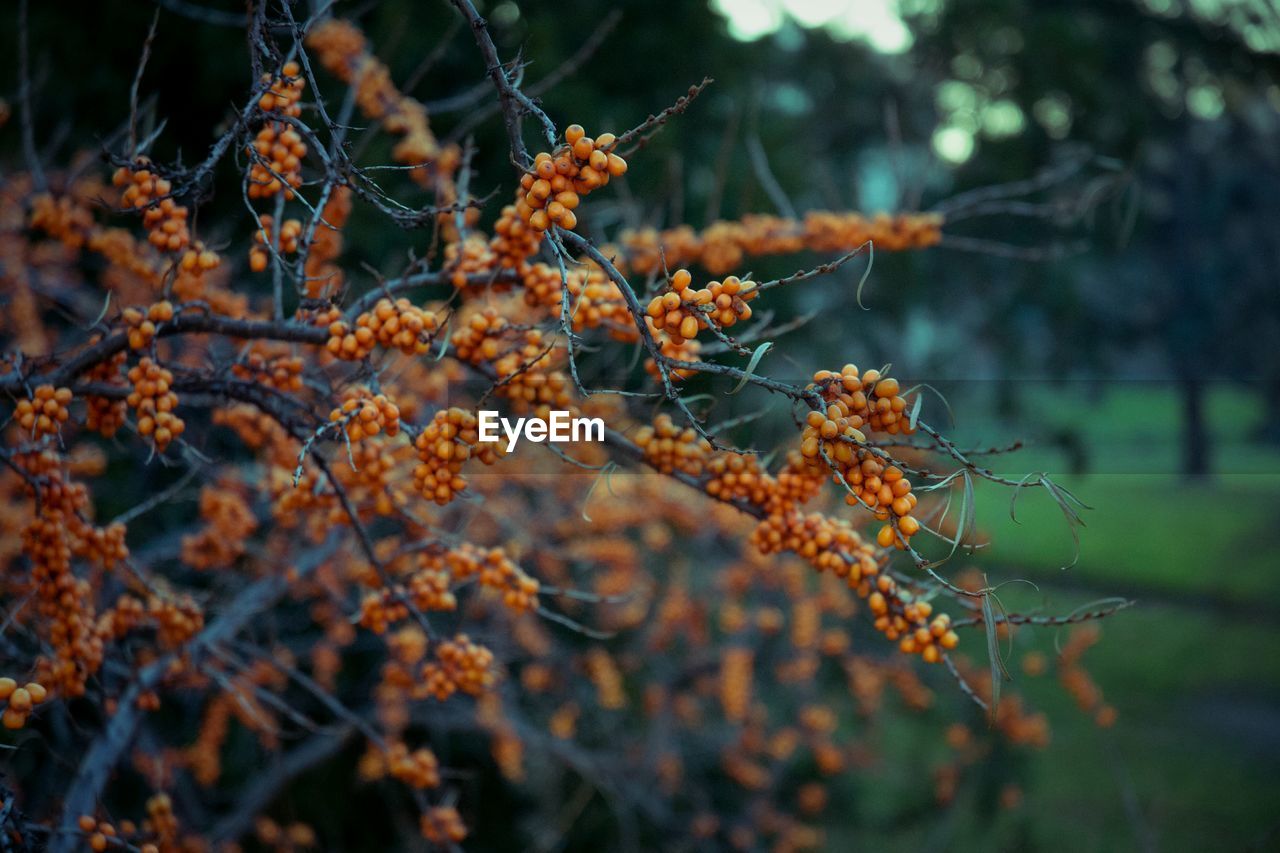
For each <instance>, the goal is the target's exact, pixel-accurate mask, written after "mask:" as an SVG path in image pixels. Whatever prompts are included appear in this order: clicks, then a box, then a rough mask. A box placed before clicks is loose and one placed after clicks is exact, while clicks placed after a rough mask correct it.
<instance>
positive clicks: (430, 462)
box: [413, 407, 501, 506]
mask: <svg viewBox="0 0 1280 853" xmlns="http://www.w3.org/2000/svg"><path fill="white" fill-rule="evenodd" d="M413 446H414V447H415V448H417V451H418V459H419V464H418V465H417V466H415V467H414V469H413V485H414V488H415V489H417V490H418V492H419V493H420V494H421V495H422V496H423V497H424V498H427V499H428V500H432V501H435V502H436V503H437V504H439V505H440V506H444V505H445V504H447V503H449V502H450V501H452V500H453V499H454V498H455V497H456V496H457V495H458V493H459V492H461V491H463V490H464V489H465V488H466V487H467V481H466V480H465V479H464V478H463V476H462V463H464V462H466V461H467V460H468V459H471V458H473V457H474V458H476V459H479V460H480V461H481V462H483V463H484V464H485V465H492V464H493V463H494V462H496V461H497V459H498V456H499V455H500V454H501V447H500V445H497V444H490V443H481V441H480V430H479V422H478V421H477V420H476V416H475V415H473V414H471V412H468V411H467V410H466V409H460V408H457V407H454V408H451V409H442V410H440V411H438V412H436V413H435V416H434V417H433V418H432V419H431V423H429V424H427V426H426V428H424V429H423V430H422V432H420V433H418V437H417V438H416V439H414V442H413Z"/></svg>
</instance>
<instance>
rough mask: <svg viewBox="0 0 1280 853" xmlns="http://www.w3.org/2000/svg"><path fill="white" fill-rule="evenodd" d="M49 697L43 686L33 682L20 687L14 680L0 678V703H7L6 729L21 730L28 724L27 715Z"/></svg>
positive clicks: (4, 719)
mask: <svg viewBox="0 0 1280 853" xmlns="http://www.w3.org/2000/svg"><path fill="white" fill-rule="evenodd" d="M48 696H49V691H47V690H46V689H45V687H44V685H43V684H40V683H39V682H36V681H32V682H28V683H27V685H26V686H25V687H19V686H18V682H16V681H14V680H13V679H12V678H8V677H5V678H0V702H7V703H8V704H7V705H6V706H5V709H4V716H3V718H2V719H3V722H4V727H5V728H6V729H20V728H22V727H23V726H25V725H26V724H27V715H28V714H30V713H31V711H32V709H33V708H34V707H35V706H36V705H39V704H40V703H41V702H43V701H44V700H45V699H46V698H48Z"/></svg>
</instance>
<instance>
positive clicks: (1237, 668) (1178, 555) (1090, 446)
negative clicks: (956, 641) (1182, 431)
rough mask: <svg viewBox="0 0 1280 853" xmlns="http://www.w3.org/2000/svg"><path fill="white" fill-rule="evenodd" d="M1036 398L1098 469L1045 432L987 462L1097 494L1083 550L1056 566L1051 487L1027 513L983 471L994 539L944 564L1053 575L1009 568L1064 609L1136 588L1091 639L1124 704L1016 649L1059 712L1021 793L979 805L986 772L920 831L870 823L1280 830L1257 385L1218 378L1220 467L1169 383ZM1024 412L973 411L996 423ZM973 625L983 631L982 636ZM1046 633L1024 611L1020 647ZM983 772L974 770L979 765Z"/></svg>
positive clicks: (1042, 639) (1237, 840)
mask: <svg viewBox="0 0 1280 853" xmlns="http://www.w3.org/2000/svg"><path fill="white" fill-rule="evenodd" d="M1029 408H1030V412H1029V414H1028V415H1027V420H1028V422H1029V423H1030V422H1035V423H1039V424H1042V425H1044V424H1048V425H1049V428H1048V429H1045V430H1044V432H1043V434H1045V435H1052V434H1053V433H1054V431H1055V430H1058V431H1062V430H1070V431H1072V432H1073V433H1075V434H1077V435H1078V437H1079V441H1080V445H1081V447H1082V448H1083V450H1084V452H1085V453H1086V455H1087V457H1088V460H1089V470H1088V471H1087V472H1086V473H1082V474H1076V475H1071V474H1070V473H1067V472H1068V471H1069V467H1070V466H1069V463H1068V460H1067V456H1066V454H1065V453H1063V452H1062V451H1060V450H1055V449H1054V448H1052V447H1051V446H1048V445H1046V444H1041V445H1038V446H1036V447H1033V448H1031V449H1029V450H1027V451H1024V452H1022V453H1020V454H1017V455H1015V456H1012V457H1008V458H1003V457H1002V458H1000V459H999V460H998V461H994V460H993V462H994V464H995V465H996V466H997V467H998V469H999V470H1000V471H1001V473H1004V474H1007V475H1010V476H1013V477H1014V478H1015V479H1017V478H1020V476H1021V475H1022V474H1024V473H1026V472H1028V471H1035V470H1040V471H1046V472H1048V473H1049V474H1050V475H1051V476H1052V477H1053V478H1054V480H1055V481H1056V482H1059V483H1061V484H1062V485H1064V486H1066V487H1067V488H1069V489H1071V490H1072V491H1073V492H1074V493H1075V494H1077V495H1078V496H1079V497H1080V498H1081V499H1082V500H1084V501H1085V502H1087V503H1089V504H1090V505H1092V506H1093V509H1092V510H1090V511H1087V512H1085V513H1084V516H1085V521H1086V524H1087V526H1086V527H1084V528H1083V529H1081V530H1080V550H1079V561H1078V563H1077V564H1076V565H1075V566H1073V567H1071V568H1068V569H1063V568H1061V566H1062V565H1063V564H1065V563H1068V562H1070V561H1071V559H1072V555H1073V550H1074V549H1073V543H1072V538H1071V534H1070V531H1069V529H1068V527H1067V526H1066V524H1065V522H1064V520H1063V517H1062V514H1061V512H1060V510H1059V509H1058V507H1057V506H1056V504H1054V503H1053V502H1052V501H1051V500H1049V499H1048V497H1047V496H1046V495H1045V493H1044V492H1043V491H1042V490H1026V491H1024V492H1023V494H1022V495H1021V497H1020V498H1019V500H1018V519H1019V521H1020V522H1021V524H1014V523H1013V522H1011V521H1010V518H1009V491H1008V489H1003V488H982V489H980V490H979V491H978V495H977V498H978V499H977V505H978V523H979V526H980V527H981V529H982V530H983V531H984V533H986V534H987V535H988V536H989V537H990V539H991V542H992V544H991V547H990V548H988V549H985V550H983V551H981V552H980V553H979V554H977V555H974V556H972V557H968V556H958V557H956V558H955V560H954V563H953V564H951V565H948V566H947V567H944V573H945V572H947V571H950V570H951V569H952V565H954V567H956V568H958V567H960V566H964V565H977V566H979V567H981V568H982V569H983V570H984V571H986V572H988V574H989V577H990V579H991V581H992V582H999V581H1002V580H1008V579H1010V578H1027V579H1030V580H1032V581H1034V582H1036V583H1037V584H1039V585H1040V589H1039V591H1036V590H1034V589H1032V588H1031V587H1030V586H1028V585H1025V584H1013V585H1009V586H1007V587H1004V588H1002V590H1001V597H1002V598H1003V599H1004V600H1005V601H1006V603H1008V604H1009V606H1010V607H1011V608H1012V609H1025V608H1030V607H1036V606H1037V605H1044V606H1046V608H1047V609H1048V610H1050V611H1053V612H1069V611H1070V610H1072V609H1073V608H1075V607H1076V606H1078V605H1080V604H1082V603H1084V602H1086V601H1089V600H1091V599H1095V598H1098V597H1101V596H1110V595H1125V596H1128V597H1131V598H1133V599H1135V600H1136V601H1137V602H1138V605H1137V606H1136V607H1134V608H1132V609H1130V610H1127V611H1125V612H1123V613H1121V614H1119V615H1117V616H1115V617H1113V618H1112V619H1110V620H1108V621H1107V622H1106V623H1105V625H1104V630H1103V639H1102V642H1101V643H1099V644H1098V645H1097V646H1095V647H1094V648H1093V649H1091V650H1090V651H1089V652H1088V653H1087V654H1086V656H1085V661H1086V663H1087V666H1088V668H1089V670H1090V672H1091V673H1092V674H1093V676H1094V678H1095V680H1096V681H1097V682H1098V684H1099V686H1100V687H1101V688H1102V689H1103V691H1104V693H1105V695H1106V699H1107V701H1108V702H1110V703H1111V704H1113V705H1114V706H1115V707H1116V708H1117V709H1118V710H1119V712H1120V717H1119V722H1118V723H1117V724H1116V725H1115V726H1114V728H1112V729H1109V730H1101V729H1098V728H1096V727H1095V726H1094V725H1093V723H1092V721H1091V720H1090V719H1088V718H1087V717H1086V716H1085V715H1084V714H1083V713H1081V712H1080V711H1079V710H1078V709H1077V708H1076V707H1075V705H1074V703H1073V702H1072V701H1071V699H1070V698H1069V697H1068V696H1067V695H1066V694H1065V693H1064V691H1063V690H1062V689H1061V688H1060V687H1059V685H1058V684H1057V682H1056V680H1055V679H1054V678H1053V677H1052V676H1051V675H1050V676H1045V677H1041V678H1029V677H1027V676H1025V675H1023V674H1021V673H1020V672H1019V671H1017V670H1016V668H1015V670H1014V676H1015V679H1016V686H1017V687H1018V688H1019V689H1021V690H1022V691H1023V692H1024V693H1025V694H1026V695H1027V696H1028V697H1030V698H1031V699H1032V700H1033V703H1034V704H1035V705H1036V706H1037V707H1039V708H1041V709H1043V710H1045V711H1047V712H1048V714H1049V716H1050V719H1051V721H1052V724H1053V730H1054V735H1053V742H1052V744H1051V745H1050V746H1049V747H1048V748H1047V749H1046V750H1044V751H1043V752H1039V753H1036V754H1034V755H1033V756H1032V758H1031V759H1030V764H1029V766H1027V767H1026V768H1025V769H1026V773H1027V777H1028V778H1029V779H1030V780H1031V781H1030V784H1029V786H1028V788H1027V790H1026V798H1025V801H1024V803H1023V805H1022V806H1021V807H1020V808H1019V809H1017V810H1014V811H1012V812H1000V811H997V812H995V813H994V814H993V815H991V816H990V817H989V818H985V817H983V809H982V808H981V801H982V798H983V796H984V794H983V792H982V791H981V785H974V786H970V787H969V788H967V789H963V790H964V791H965V793H964V794H962V796H963V797H968V798H970V799H969V801H968V802H966V803H961V804H959V805H958V806H957V808H955V809H953V810H952V811H951V812H949V813H947V814H945V815H943V816H940V817H938V818H937V819H936V820H933V821H929V822H927V823H926V825H925V826H924V827H922V828H920V829H919V830H918V832H919V834H918V835H911V836H909V837H904V836H903V835H902V833H901V830H897V829H895V830H894V831H892V832H888V831H886V832H885V833H884V837H879V836H878V835H876V834H875V833H873V834H872V835H871V836H867V835H866V834H861V835H858V836H857V839H858V840H859V841H861V842H867V843H870V842H874V843H875V844H876V845H877V846H883V847H886V848H888V849H902V850H907V849H918V848H919V847H920V846H922V845H925V844H929V845H933V846H939V845H940V849H948V848H951V847H957V848H961V847H962V848H965V849H968V848H971V847H981V848H982V849H1044V850H1067V849H1069V850H1144V849H1160V850H1207V849H1246V848H1253V849H1276V845H1278V844H1280V832H1277V831H1276V830H1277V827H1280V817H1278V816H1277V814H1276V812H1275V804H1276V803H1277V802H1280V776H1277V774H1276V772H1275V771H1276V768H1277V767H1280V566H1277V555H1280V549H1278V548H1277V547H1276V546H1277V542H1278V541H1280V525H1278V524H1277V522H1280V452H1277V451H1276V450H1274V449H1263V448H1259V447H1257V446H1254V445H1252V444H1251V443H1250V442H1249V438H1248V435H1249V431H1250V429H1251V428H1252V426H1253V425H1254V424H1255V423H1256V422H1257V418H1258V417H1259V414H1260V413H1259V412H1258V410H1257V408H1256V406H1255V404H1254V401H1253V400H1252V399H1251V398H1250V397H1248V396H1246V395H1244V394H1242V393H1239V392H1232V391H1230V390H1219V391H1215V392H1214V393H1213V395H1212V396H1211V398H1210V412H1211V419H1212V425H1213V430H1212V434H1213V435H1214V437H1215V447H1214V457H1215V466H1216V471H1217V473H1216V475H1215V477H1214V478H1213V479H1212V480H1211V481H1210V482H1208V483H1188V482H1187V481H1186V480H1184V479H1183V478H1182V477H1181V476H1180V475H1179V473H1178V464H1177V463H1178V459H1179V452H1180V451H1179V444H1178V429H1179V428H1180V425H1181V422H1180V419H1179V408H1178V400H1177V398H1176V397H1175V396H1174V395H1173V394H1172V393H1171V392H1169V391H1168V390H1165V389H1160V388H1158V387H1154V386H1149V385H1148V386H1139V387H1137V388H1136V389H1135V388H1132V387H1127V386H1126V387H1119V388H1113V389H1112V390H1111V391H1110V392H1109V393H1105V394H1103V395H1101V396H1099V397H1097V398H1091V397H1089V396H1087V395H1084V394H1081V393H1079V391H1078V390H1072V389H1064V390H1059V391H1052V390H1049V391H1044V392H1042V393H1038V394H1036V395H1035V397H1034V398H1033V400H1032V404H1031V406H1030V407H1029ZM1017 429H1018V425H1016V424H1014V425H1008V424H1001V425H997V424H995V423H988V424H981V423H975V424H972V425H971V431H972V433H973V434H974V435H983V436H984V438H989V437H990V436H991V435H992V434H993V433H995V434H1002V435H1005V436H1007V437H1011V436H1014V435H1016V434H1017ZM1046 602H1047V603H1046ZM969 637H972V638H973V639H969V640H968V643H967V644H968V645H969V646H970V647H971V648H972V646H973V645H974V644H975V641H976V643H978V644H980V643H981V639H980V637H977V636H975V635H969ZM1053 641H1054V632H1052V631H1048V630H1039V631H1037V632H1035V634H1032V633H1031V632H1025V631H1024V632H1022V634H1020V635H1019V638H1018V644H1019V652H1020V651H1021V650H1022V649H1023V648H1027V647H1032V646H1034V647H1037V648H1040V649H1043V650H1045V651H1048V652H1052V649H1053ZM972 653H973V654H975V655H976V656H978V657H983V655H982V653H981V652H980V651H973V652H972ZM1015 659H1016V656H1015ZM940 689H941V688H940ZM908 740H912V741H914V738H909V739H908ZM1004 760H1008V759H1004ZM974 772H975V774H976V775H977V778H979V779H981V777H982V769H981V768H978V769H976V770H975V771H974ZM987 799H990V797H989V792H988V795H987Z"/></svg>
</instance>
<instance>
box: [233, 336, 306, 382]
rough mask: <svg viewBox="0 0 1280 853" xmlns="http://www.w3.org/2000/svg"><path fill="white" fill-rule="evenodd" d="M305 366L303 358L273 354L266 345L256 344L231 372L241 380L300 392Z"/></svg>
mask: <svg viewBox="0 0 1280 853" xmlns="http://www.w3.org/2000/svg"><path fill="white" fill-rule="evenodd" d="M305 365H306V363H305V362H304V361H303V359H302V357H301V356H297V355H288V354H286V353H284V352H276V353H274V354H273V352H272V351H271V349H269V348H268V347H267V346H266V345H264V344H261V343H256V344H254V345H253V346H252V347H251V348H250V349H249V352H248V353H247V354H246V355H245V356H244V358H243V359H241V360H240V361H237V362H236V363H235V364H233V365H231V372H232V373H233V374H235V375H236V376H237V377H238V378H240V379H244V380H248V381H253V382H259V383H261V384H263V385H266V386H267V387H268V388H275V389H276V390H277V391H300V390H302V372H303V368H304V367H305Z"/></svg>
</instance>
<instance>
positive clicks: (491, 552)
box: [444, 543, 539, 613]
mask: <svg viewBox="0 0 1280 853" xmlns="http://www.w3.org/2000/svg"><path fill="white" fill-rule="evenodd" d="M444 563H445V565H446V566H447V567H448V569H449V571H450V573H452V575H453V578H454V580H457V581H466V580H470V579H471V578H473V577H477V576H478V577H479V579H480V585H481V586H483V587H488V588H489V589H494V590H497V591H498V592H500V593H501V594H502V603H503V604H504V605H506V606H507V607H508V608H509V609H511V610H512V611H514V612H516V613H527V612H529V611H531V610H536V609H537V607H538V588H539V585H538V582H537V581H536V580H535V579H533V578H531V577H529V575H527V574H525V572H524V570H523V569H521V568H520V566H519V565H518V564H517V563H516V562H515V561H514V560H512V559H511V558H510V557H508V556H507V553H506V551H504V550H502V549H501V548H487V549H486V548H479V547H476V546H475V545H472V544H470V543H464V544H463V545H461V546H460V547H458V548H454V549H452V550H450V551H449V552H448V553H447V554H446V555H445V557H444Z"/></svg>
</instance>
